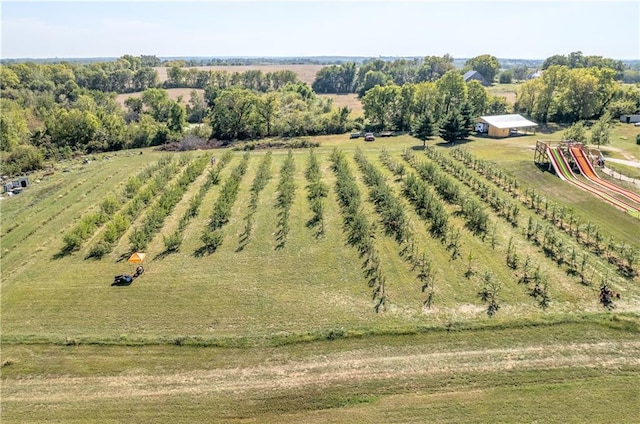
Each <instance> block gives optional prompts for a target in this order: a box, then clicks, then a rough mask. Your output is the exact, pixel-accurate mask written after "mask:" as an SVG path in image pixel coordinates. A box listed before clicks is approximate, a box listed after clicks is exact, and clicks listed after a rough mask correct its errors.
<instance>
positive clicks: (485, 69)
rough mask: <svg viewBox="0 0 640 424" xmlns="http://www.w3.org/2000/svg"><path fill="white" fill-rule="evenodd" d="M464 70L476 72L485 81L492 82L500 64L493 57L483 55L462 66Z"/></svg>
mask: <svg viewBox="0 0 640 424" xmlns="http://www.w3.org/2000/svg"><path fill="white" fill-rule="evenodd" d="M464 67H465V69H466V70H474V71H478V72H480V73H481V74H482V76H484V77H485V78H486V80H487V81H489V82H493V80H494V79H495V77H496V75H497V74H498V71H499V70H500V62H499V61H498V59H497V58H496V57H495V56H492V55H490V54H483V55H480V56H476V57H472V58H471V59H469V60H467V61H466V62H465V64H464Z"/></svg>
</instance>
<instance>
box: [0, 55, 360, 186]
mask: <svg viewBox="0 0 640 424" xmlns="http://www.w3.org/2000/svg"><path fill="white" fill-rule="evenodd" d="M157 62H158V61H157V60H154V57H144V56H143V57H134V56H129V55H125V56H123V57H122V58H120V59H119V60H117V61H114V62H104V63H102V62H94V63H89V64H86V65H83V64H77V63H57V64H50V63H33V62H27V63H11V64H8V65H2V66H0V90H1V91H0V108H1V109H2V113H1V114H0V151H1V153H2V154H1V160H2V166H3V169H4V172H5V173H11V174H14V173H19V172H25V171H30V170H34V169H38V168H41V167H42V166H43V164H44V161H45V160H46V159H60V158H67V157H71V156H73V155H76V154H84V153H94V152H105V151H115V150H120V149H126V148H140V147H147V146H155V145H161V144H164V143H167V142H170V141H179V140H181V139H183V137H185V136H187V135H190V136H192V137H197V138H199V139H209V138H216V139H218V140H247V139H255V138H262V137H266V136H283V137H292V136H302V135H318V134H333V133H344V132H346V131H347V130H349V129H351V128H352V127H353V126H354V122H353V121H352V120H351V119H350V117H349V115H350V110H349V109H348V108H346V107H343V108H338V107H335V106H334V105H333V101H332V99H323V98H320V97H318V96H316V94H315V93H314V92H313V90H312V89H311V88H310V87H309V86H307V85H306V84H305V83H301V82H300V81H298V79H297V77H296V75H295V74H294V73H293V72H291V71H276V72H272V73H267V74H263V73H262V72H260V71H248V72H246V73H237V72H236V73H228V72H215V71H214V72H208V71H207V72H204V73H201V72H199V71H196V72H195V73H194V72H193V70H189V71H185V70H182V69H180V68H176V69H178V70H179V72H177V71H174V72H173V73H172V76H173V78H174V79H173V80H171V81H173V82H174V83H175V82H181V83H182V84H183V85H188V83H189V84H190V83H193V82H196V83H198V84H200V85H199V87H202V88H203V90H200V91H198V90H195V89H194V90H192V91H191V93H190V96H189V99H188V100H187V101H185V100H184V99H183V98H182V97H179V98H177V99H172V98H170V97H169V94H168V92H167V91H166V90H165V89H163V88H161V87H160V86H159V83H158V75H157V72H156V70H155V69H154V68H152V67H151V66H147V65H157ZM170 71H171V70H170ZM183 71H184V72H183ZM193 75H195V76H196V80H189V78H191V76H193ZM197 78H201V79H200V80H197ZM132 90H136V91H138V93H136V94H135V95H133V96H130V97H128V98H127V99H126V100H125V101H124V102H123V103H124V107H123V105H122V104H121V103H120V102H118V101H117V93H118V92H129V91H132ZM189 123H192V124H198V125H195V126H192V127H189V125H188V124H189Z"/></svg>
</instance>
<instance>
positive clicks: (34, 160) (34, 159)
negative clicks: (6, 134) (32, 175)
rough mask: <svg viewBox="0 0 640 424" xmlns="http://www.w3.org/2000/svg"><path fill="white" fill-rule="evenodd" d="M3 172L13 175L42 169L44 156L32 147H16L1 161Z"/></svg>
mask: <svg viewBox="0 0 640 424" xmlns="http://www.w3.org/2000/svg"><path fill="white" fill-rule="evenodd" d="M2 162H3V163H2V168H3V172H4V173H7V174H10V175H15V174H21V173H24V172H28V171H35V170H37V169H42V168H43V167H44V155H43V154H42V152H41V151H40V150H38V149H37V148H36V147H33V146H27V145H25V146H17V147H16V148H15V149H14V150H13V151H12V152H11V153H9V155H7V156H6V158H5V159H4V160H3V161H2Z"/></svg>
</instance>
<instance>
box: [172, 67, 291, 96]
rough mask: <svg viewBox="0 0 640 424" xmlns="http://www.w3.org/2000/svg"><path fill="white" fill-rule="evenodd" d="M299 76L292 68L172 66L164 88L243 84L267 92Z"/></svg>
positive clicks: (220, 86)
mask: <svg viewBox="0 0 640 424" xmlns="http://www.w3.org/2000/svg"><path fill="white" fill-rule="evenodd" d="M297 82H299V81H298V76H297V75H296V74H295V72H293V71H290V70H286V69H283V70H278V71H274V72H267V73H263V72H262V71H260V70H257V69H251V70H247V71H245V72H227V71H220V70H202V69H197V68H181V67H179V66H172V67H170V68H169V69H167V80H166V81H165V82H164V84H163V86H164V88H206V87H207V86H215V87H218V88H228V87H232V86H242V87H245V88H248V89H249V90H255V91H260V92H263V93H264V92H267V91H272V90H278V89H279V88H282V87H284V86H285V85H287V84H288V83H297Z"/></svg>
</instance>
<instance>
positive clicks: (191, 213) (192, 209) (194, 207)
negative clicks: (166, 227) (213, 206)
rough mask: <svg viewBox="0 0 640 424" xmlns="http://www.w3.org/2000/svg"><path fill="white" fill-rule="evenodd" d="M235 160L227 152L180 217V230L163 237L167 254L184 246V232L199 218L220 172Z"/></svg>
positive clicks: (218, 179) (218, 180)
mask: <svg viewBox="0 0 640 424" xmlns="http://www.w3.org/2000/svg"><path fill="white" fill-rule="evenodd" d="M232 158H233V153H231V152H230V151H227V152H226V153H225V154H224V155H223V156H222V158H221V159H220V161H219V162H218V163H217V164H216V165H215V167H213V168H212V169H211V170H210V171H209V174H208V175H207V179H206V180H205V182H204V184H202V185H201V186H200V190H198V192H197V193H196V194H195V196H193V197H192V198H191V200H190V201H189V206H188V207H187V210H186V211H184V213H183V214H182V216H181V217H180V222H178V228H177V229H176V230H175V231H174V232H173V233H171V234H170V235H168V236H164V235H163V242H164V246H165V251H166V252H174V251H176V250H178V249H179V248H180V246H181V245H182V240H183V235H184V230H185V229H186V228H187V224H188V223H189V221H191V219H193V218H195V217H196V216H198V211H199V209H200V205H202V199H204V196H205V195H206V194H207V192H208V191H209V189H210V188H211V186H213V185H216V184H218V183H219V182H220V171H222V169H224V167H225V166H226V165H227V163H229V161H231V159H232Z"/></svg>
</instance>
